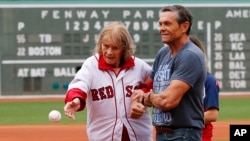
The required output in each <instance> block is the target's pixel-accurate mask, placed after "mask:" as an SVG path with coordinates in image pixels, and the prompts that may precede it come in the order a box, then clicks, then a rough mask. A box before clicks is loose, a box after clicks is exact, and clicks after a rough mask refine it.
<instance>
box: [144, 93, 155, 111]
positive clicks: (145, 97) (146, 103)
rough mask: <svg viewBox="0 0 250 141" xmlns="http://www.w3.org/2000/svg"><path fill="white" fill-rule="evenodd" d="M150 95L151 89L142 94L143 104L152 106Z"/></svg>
mask: <svg viewBox="0 0 250 141" xmlns="http://www.w3.org/2000/svg"><path fill="white" fill-rule="evenodd" d="M152 95H153V92H152V90H151V91H150V92H148V93H147V94H144V98H143V103H144V105H145V106H148V107H152V106H153V104H152V102H151V100H150V98H151V96H152Z"/></svg>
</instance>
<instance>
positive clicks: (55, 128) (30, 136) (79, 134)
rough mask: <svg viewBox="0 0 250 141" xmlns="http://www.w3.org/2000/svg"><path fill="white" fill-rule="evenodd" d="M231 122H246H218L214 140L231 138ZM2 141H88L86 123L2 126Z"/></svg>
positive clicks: (249, 122) (0, 137)
mask: <svg viewBox="0 0 250 141" xmlns="http://www.w3.org/2000/svg"><path fill="white" fill-rule="evenodd" d="M230 124H250V121H246V122H235V121H232V122H216V123H215V124H214V126H215V129H214V138H213V139H214V141H220V140H229V125H230ZM0 131H1V132H0V140H1V141H20V140H22V141H88V139H87V134H86V126H85V125H31V126H28V125H25V126H0Z"/></svg>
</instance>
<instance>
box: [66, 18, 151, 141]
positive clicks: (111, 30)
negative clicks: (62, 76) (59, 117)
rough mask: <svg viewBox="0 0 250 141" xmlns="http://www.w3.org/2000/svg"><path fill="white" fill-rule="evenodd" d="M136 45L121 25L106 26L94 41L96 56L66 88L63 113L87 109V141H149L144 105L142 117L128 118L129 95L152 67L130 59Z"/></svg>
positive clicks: (89, 59) (146, 113) (148, 117)
mask: <svg viewBox="0 0 250 141" xmlns="http://www.w3.org/2000/svg"><path fill="white" fill-rule="evenodd" d="M134 51H135V45H134V43H133V40H132V38H131V36H130V34H129V32H128V30H127V29H126V27H125V26H124V24H122V23H121V22H111V23H110V24H108V25H107V26H105V27H104V28H103V29H102V31H101V32H100V34H99V38H98V39H97V41H96V47H95V52H94V54H93V56H90V57H89V58H87V59H86V61H85V62H84V63H83V65H82V67H81V69H80V70H79V71H78V72H77V74H76V75H75V77H74V78H73V80H72V81H71V83H70V84H69V87H68V90H67V93H66V97H65V103H66V104H65V106H64V111H65V115H66V116H68V117H70V118H73V119H75V115H74V113H75V112H77V111H81V110H83V109H84V108H85V106H86V108H87V134H88V138H89V140H90V141H151V140H152V135H151V134H152V124H151V118H150V114H149V111H148V109H147V108H146V107H144V106H143V105H138V106H139V108H141V109H144V113H143V115H142V116H141V117H140V118H138V119H133V118H131V117H130V106H131V102H132V99H131V95H132V91H133V89H134V88H135V87H137V88H138V87H140V86H139V85H138V84H141V83H142V82H144V81H145V80H146V78H147V77H148V76H149V74H150V72H151V67H150V66H149V65H148V64H147V63H146V62H144V61H143V60H141V59H139V58H137V57H135V56H133V53H134Z"/></svg>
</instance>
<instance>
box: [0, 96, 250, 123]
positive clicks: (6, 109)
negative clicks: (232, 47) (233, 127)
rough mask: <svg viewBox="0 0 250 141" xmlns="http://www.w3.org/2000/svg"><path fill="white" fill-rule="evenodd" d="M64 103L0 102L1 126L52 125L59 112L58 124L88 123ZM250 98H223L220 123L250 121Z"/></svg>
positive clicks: (84, 113)
mask: <svg viewBox="0 0 250 141" xmlns="http://www.w3.org/2000/svg"><path fill="white" fill-rule="evenodd" d="M63 106H64V102H63V101H59V102H0V115H1V116H0V125H30V124H50V121H49V120H48V114H49V112H50V111H51V110H53V109H55V110H59V111H60V112H61V113H62V120H61V121H60V122H59V123H58V124H79V123H85V122H86V110H84V111H83V112H78V113H77V114H76V120H75V121H73V120H71V119H69V118H67V117H66V116H65V115H64V112H63ZM249 107H250V98H235V97H233V98H221V99H220V113H219V121H228V120H231V121H232V120H236V121H238V120H242V121H243V120H250V112H249Z"/></svg>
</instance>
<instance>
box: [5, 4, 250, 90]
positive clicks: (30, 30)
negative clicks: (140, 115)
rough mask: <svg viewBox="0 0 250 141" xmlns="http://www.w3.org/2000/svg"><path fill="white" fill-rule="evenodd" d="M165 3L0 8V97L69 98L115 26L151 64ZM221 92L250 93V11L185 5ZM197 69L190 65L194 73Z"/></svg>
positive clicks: (239, 7)
mask: <svg viewBox="0 0 250 141" xmlns="http://www.w3.org/2000/svg"><path fill="white" fill-rule="evenodd" d="M161 7H162V4H158V5H157V4H154V5H151V4H148V5H147V4H146V5H142V4H115V5H112V4H109V5H97V4H95V5H94V4H92V5H91V4H78V5H70V4H67V5H10V6H0V27H1V29H0V43H1V44H0V61H1V64H0V68H1V72H0V78H1V79H0V82H1V88H0V95H24V94H25V95H27V94H31V95H41V94H44V95H46V94H64V93H65V92H66V89H67V86H68V83H69V82H70V80H71V79H72V78H73V77H74V75H75V73H76V72H77V70H78V69H79V68H80V67H81V65H82V63H83V62H84V59H86V58H87V57H88V56H90V55H91V54H92V50H93V48H94V46H95V38H96V36H97V35H98V33H99V32H100V30H101V29H102V28H103V26H105V24H107V23H108V22H110V21H113V20H118V21H122V22H124V23H125V24H126V26H127V28H128V29H129V31H130V33H131V35H132V37H133V39H134V42H135V43H136V45H137V50H136V54H135V55H136V56H138V57H140V58H142V59H144V60H145V61H146V62H148V63H149V64H152V63H153V60H154V56H155V54H156V53H157V51H158V50H159V48H161V47H162V46H163V44H162V43H161V39H160V35H159V32H158V16H159V10H160V8H161ZM187 7H189V8H190V10H191V11H192V13H193V15H194V22H193V26H192V34H195V35H197V36H198V37H199V38H200V39H201V40H202V41H203V43H204V45H205V46H206V50H207V54H208V65H209V67H210V70H211V72H212V73H213V74H214V75H215V76H216V78H217V79H218V80H219V82H220V86H221V93H225V94H226V93H249V92H250V73H249V72H250V71H249V69H250V63H249V60H250V55H249V54H250V52H249V51H250V41H249V40H250V26H249V25H250V4H242V5H231V6H227V7H225V6H223V5H220V4H218V5H208V4H206V5H187ZM190 67H192V66H190Z"/></svg>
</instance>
